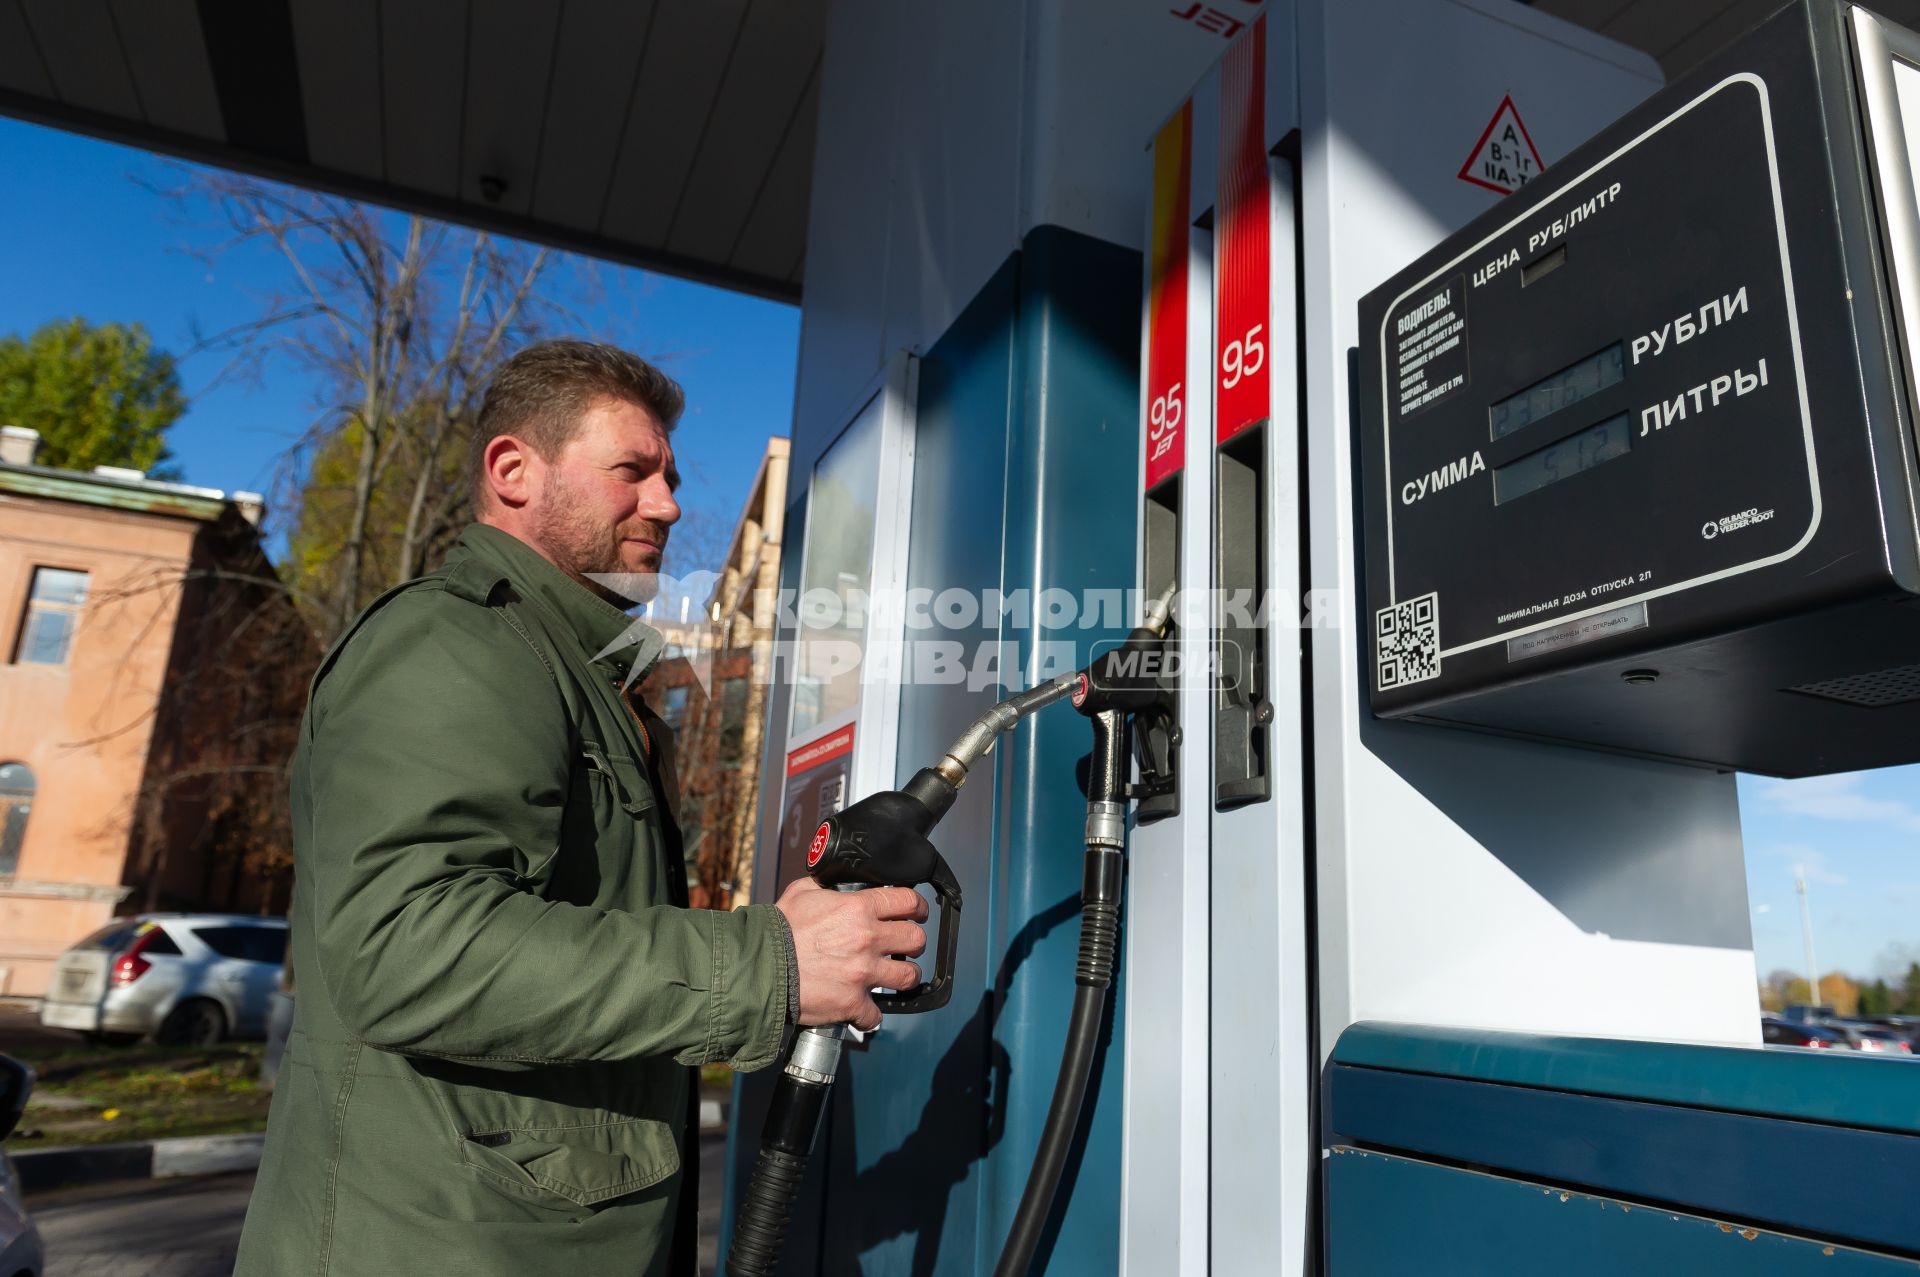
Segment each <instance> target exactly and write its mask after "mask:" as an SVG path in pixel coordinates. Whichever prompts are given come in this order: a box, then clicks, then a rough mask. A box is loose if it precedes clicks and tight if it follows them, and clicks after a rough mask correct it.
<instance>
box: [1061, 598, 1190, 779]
mask: <svg viewBox="0 0 1920 1277" xmlns="http://www.w3.org/2000/svg"><path fill="white" fill-rule="evenodd" d="M1173 594H1174V587H1173V586H1171V585H1169V586H1168V587H1167V589H1166V592H1165V593H1163V594H1162V595H1161V596H1160V597H1159V599H1158V600H1156V601H1155V603H1154V605H1153V606H1152V607H1151V608H1149V609H1148V611H1147V616H1146V619H1145V620H1143V621H1142V622H1141V623H1140V624H1139V625H1137V626H1135V627H1134V628H1133V630H1132V632H1131V633H1129V634H1128V635H1127V637H1126V638H1124V639H1122V640H1121V641H1120V644H1119V645H1118V646H1117V647H1112V648H1109V649H1107V650H1106V651H1104V652H1102V653H1100V655H1098V656H1096V657H1094V658H1093V660H1092V662H1091V663H1089V664H1088V665H1087V667H1086V668H1085V669H1083V670H1081V671H1080V673H1079V674H1078V675H1077V676H1076V677H1077V679H1078V684H1077V686H1076V687H1075V688H1074V692H1073V706H1074V708H1075V709H1077V710H1079V711H1080V712H1081V713H1082V714H1084V715H1086V716H1087V717H1088V718H1090V719H1092V720H1094V727H1095V732H1094V741H1095V748H1094V758H1095V765H1096V769H1097V768H1098V767H1099V765H1100V761H1101V760H1102V759H1103V758H1108V757H1109V756H1110V755H1111V754H1112V752H1113V751H1114V749H1115V748H1116V747H1117V748H1118V750H1119V751H1120V753H1121V756H1122V757H1124V755H1125V751H1126V748H1127V744H1126V740H1127V737H1128V736H1129V735H1130V736H1131V738H1132V744H1133V750H1134V755H1135V759H1136V761H1137V763H1138V764H1139V769H1140V780H1139V783H1138V784H1136V785H1133V786H1131V787H1130V788H1129V787H1128V786H1126V784H1125V782H1124V778H1122V779H1120V780H1117V781H1114V782H1113V783H1114V785H1115V786H1116V787H1117V788H1116V789H1115V792H1116V793H1117V794H1119V795H1121V796H1124V797H1132V798H1138V799H1143V800H1144V799H1151V798H1155V797H1159V796H1162V795H1170V794H1171V793H1172V792H1173V790H1174V788H1175V783H1176V782H1175V778H1174V774H1173V772H1174V746H1175V745H1176V744H1177V743H1178V740H1179V734H1178V732H1177V730H1176V726H1175V725H1176V717H1175V714H1174V691H1173V686H1172V683H1173V680H1172V677H1171V673H1172V667H1171V666H1170V665H1169V663H1168V659H1169V645H1168V640H1167V632H1168V630H1169V628H1170V627H1171V624H1172V614H1173ZM1110 714H1111V715H1114V716H1115V717H1114V718H1111V719H1108V718H1104V717H1103V716H1105V715H1110ZM1120 716H1125V717H1126V718H1128V719H1130V720H1131V721H1132V723H1133V726H1134V730H1133V731H1132V732H1131V733H1128V732H1127V731H1126V730H1125V724H1123V723H1121V724H1119V725H1118V726H1116V725H1115V724H1116V723H1118V720H1119V717H1120ZM1116 741H1117V742H1118V744H1117V746H1116V744H1115V742H1116ZM1111 767H1112V764H1111V763H1110V762H1109V764H1108V779H1109V780H1111V779H1112V776H1111ZM1095 780H1096V781H1097V780H1099V776H1098V775H1096V777H1095ZM1088 796H1089V798H1091V797H1093V791H1092V790H1091V789H1090V790H1089V792H1088Z"/></svg>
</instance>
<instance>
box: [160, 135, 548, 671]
mask: <svg viewBox="0 0 1920 1277" xmlns="http://www.w3.org/2000/svg"><path fill="white" fill-rule="evenodd" d="M188 193H189V194H191V195H193V196H197V197H198V198H200V199H203V200H204V201H205V202H206V203H207V205H208V206H210V207H211V208H212V209H213V210H215V212H216V214H217V216H218V218H219V221H220V223H221V224H222V225H223V226H224V228H225V230H226V231H227V233H228V236H229V238H228V240H227V242H226V243H225V244H224V245H223V246H222V248H221V249H220V250H219V251H229V250H231V249H234V248H238V247H241V246H243V245H252V244H265V245H267V246H269V247H270V248H271V249H272V250H273V251H274V252H275V253H276V254H277V255H278V257H279V258H280V260H281V261H282V262H283V264H284V265H285V268H286V284H285V286H284V287H283V288H282V289H280V290H278V291H276V292H275V293H274V294H273V295H271V296H270V297H268V298H267V299H266V305H265V308H264V312H263V314H262V315H261V316H260V317H259V318H258V319H256V320H254V321H252V322H250V323H248V324H245V325H243V326H241V327H240V328H238V329H235V330H232V331H230V332H227V333H223V334H218V335H216V336H215V337H214V338H212V339H211V340H210V342H209V345H212V346H216V347H225V348H227V349H229V350H230V351H231V352H232V353H233V354H234V355H235V356H236V362H237V363H240V364H244V365H248V366H254V367H257V366H258V365H259V363H260V356H261V355H263V354H266V353H268V352H279V353H283V354H286V355H288V356H290V357H291V358H292V359H293V360H294V361H295V362H296V363H297V364H298V365H299V366H301V367H303V368H306V369H308V370H309V371H311V372H314V373H316V374H318V380H319V382H320V384H321V385H322V386H323V387H325V390H326V394H327V396H328V398H327V401H326V402H325V404H324V406H323V408H322V411H321V413H320V415H319V416H318V418H317V419H316V420H315V421H314V423H313V424H312V426H311V427H310V428H309V429H308V431H307V432H306V434H305V435H304V436H303V437H302V439H301V440H300V442H299V445H298V446H297V447H296V449H295V450H294V452H293V454H292V456H291V458H290V460H291V462H292V464H291V465H290V466H289V467H288V476H289V478H288V481H287V482H286V483H285V484H284V485H283V487H284V488H285V492H284V493H283V496H284V497H285V498H286V499H288V500H289V501H290V503H291V504H292V505H293V507H294V510H293V519H294V522H293V527H292V531H291V538H290V548H291V550H292V559H293V566H294V568H295V575H294V578H293V580H292V582H291V584H293V585H294V586H295V587H297V588H298V589H299V590H300V591H301V592H302V593H303V594H305V595H306V596H307V601H308V602H309V603H310V605H311V607H310V614H311V615H312V616H313V619H314V622H315V625H316V628H317V629H318V630H319V632H320V635H321V637H322V638H323V639H324V640H331V639H332V638H333V637H334V636H336V635H337V634H339V633H340V632H341V631H342V630H343V629H345V627H346V625H347V624H348V623H349V622H350V621H351V620H352V619H353V617H354V616H355V615H356V614H357V613H358V612H359V611H360V609H361V608H362V607H363V606H365V604H366V603H367V602H368V601H369V599H371V597H372V596H373V595H375V594H377V593H379V592H380V591H381V590H383V589H385V588H387V587H388V586H390V585H394V584H398V583H400V582H402V581H406V580H409V579H410V578H412V577H414V576H416V575H418V574H419V573H420V571H421V570H422V569H423V567H425V566H426V565H427V563H428V562H429V561H430V559H431V558H432V557H433V556H434V554H435V553H436V552H437V551H440V550H444V549H445V548H446V545H447V544H448V543H449V542H450V541H451V539H452V537H453V536H454V535H455V534H457V532H458V531H459V528H460V527H461V526H462V525H463V524H464V522H465V518H464V513H465V506H466V502H467V482H466V475H465V465H464V462H465V454H466V444H467V441H468V439H469V437H470V432H471V430H472V428H473V420H474V417H475V416H476V415H477V413H478V411H479V407H480V401H481V398H482V396H483V395H484V394H485V390H486V386H487V383H488V382H489V381H490V380H491V378H492V376H493V374H494V372H495V370H496V369H497V368H498V367H499V365H500V364H501V362H502V361H504V360H505V359H506V358H507V357H508V356H509V355H511V354H512V353H513V351H514V350H516V349H517V348H518V347H520V346H521V345H523V344H525V343H526V342H528V341H531V340H534V339H535V338H536V337H538V336H539V335H540V333H541V332H542V330H543V329H544V328H545V327H546V326H548V325H549V324H551V323H552V322H553V321H554V320H555V319H556V318H557V317H558V316H559V315H560V314H561V313H562V312H561V310H560V308H559V307H558V306H557V305H556V304H555V303H553V302H552V301H551V300H550V299H549V298H548V297H547V296H546V294H545V293H544V292H543V291H542V287H541V285H542V282H543V277H544V276H545V275H546V274H547V273H548V271H549V268H550V267H551V266H552V264H553V261H554V257H553V254H551V253H550V252H548V251H547V250H546V249H542V248H535V247H531V246H528V245H524V244H520V243H517V242H514V241H511V240H502V239H499V238H497V237H495V236H492V235H489V234H487V233H486V232H483V231H473V230H468V229H465V228H461V227H455V226H449V225H447V224H445V223H440V222H434V221H429V220H427V219H425V218H421V217H416V216H408V215H404V214H399V213H391V212H387V211H385V210H381V209H377V208H373V207H370V206H368V205H364V204H360V203H358V202H356V201H353V200H348V199H343V198H340V197H337V196H332V195H326V194H322V193H318V192H313V191H302V190H296V189H292V188H288V187H283V186H279V185H276V184H274V183H271V182H265V181H261V180H259V179H255V178H249V177H243V176H239V175H235V174H227V173H212V172H208V173H202V174H199V175H196V177H195V178H194V180H193V183H192V185H191V186H190V187H189V192H188Z"/></svg>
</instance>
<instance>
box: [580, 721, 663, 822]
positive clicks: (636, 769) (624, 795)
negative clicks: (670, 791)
mask: <svg viewBox="0 0 1920 1277" xmlns="http://www.w3.org/2000/svg"><path fill="white" fill-rule="evenodd" d="M580 749H581V753H582V754H583V755H584V757H585V759H586V764H587V771H588V772H589V774H590V776H591V778H592V780H593V782H594V783H595V784H599V785H604V786H606V787H607V789H608V791H609V794H610V796H611V797H612V799H613V801H614V802H615V803H616V804H617V805H619V806H620V807H621V808H622V809H623V810H625V811H626V813H627V814H628V815H629V816H638V815H639V814H640V813H641V812H643V811H646V810H648V809H649V808H651V807H652V806H653V786H651V785H649V784H648V783H647V781H646V777H645V776H644V775H642V774H641V771H640V764H638V763H636V762H635V761H634V760H633V759H631V758H629V757H627V756H626V755H625V754H615V753H609V752H608V751H607V750H606V749H605V748H603V747H602V746H601V745H600V744H599V743H598V742H596V741H591V740H588V741H582V742H581V743H580Z"/></svg>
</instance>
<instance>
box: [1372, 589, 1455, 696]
mask: <svg viewBox="0 0 1920 1277" xmlns="http://www.w3.org/2000/svg"><path fill="white" fill-rule="evenodd" d="M1373 640H1374V650H1375V652H1376V656H1375V659H1374V680H1375V682H1376V683H1377V685H1378V687H1379V690H1381V691H1383V692H1384V691H1386V690H1388V689H1389V688H1394V687H1401V686H1403V685H1405V684H1407V683H1419V682H1422V681H1424V680H1426V679H1430V678H1438V677H1439V676H1440V596H1439V595H1438V594H1422V595H1421V596H1420V597H1419V598H1417V599H1408V600H1407V601H1406V602H1404V603H1395V604H1393V605H1392V606H1391V607H1383V608H1381V609H1380V610H1379V611H1378V612H1377V613H1375V614H1374V618H1373Z"/></svg>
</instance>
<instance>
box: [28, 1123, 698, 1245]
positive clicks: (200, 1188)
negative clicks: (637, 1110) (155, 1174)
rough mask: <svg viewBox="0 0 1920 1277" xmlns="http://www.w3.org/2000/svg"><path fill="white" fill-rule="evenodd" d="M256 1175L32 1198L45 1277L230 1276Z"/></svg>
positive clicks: (129, 1184) (126, 1184)
mask: <svg viewBox="0 0 1920 1277" xmlns="http://www.w3.org/2000/svg"><path fill="white" fill-rule="evenodd" d="M726 1149H727V1137H726V1136H725V1135H707V1136H702V1137H701V1140H700V1189H701V1193H700V1271H701V1272H702V1273H712V1272H713V1271H714V1269H715V1266H716V1264H717V1257H716V1256H717V1250H718V1246H719V1235H720V1175H721V1170H722V1163H723V1160H724V1158H725V1156H726ZM252 1192H253V1174H252V1172H250V1171H249V1172H243V1173H240V1174H235V1175H205V1176H199V1177H195V1178H191V1179H157V1180H133V1181H121V1182H119V1183H114V1184H95V1185H92V1186H90V1187H87V1188H76V1189H66V1190H63V1191H60V1192H55V1193H46V1194H41V1195H38V1196H35V1197H31V1198H28V1199H27V1208H28V1209H29V1210H30V1211H31V1212H32V1213H33V1218H34V1222H35V1223H37V1224H39V1226H40V1236H41V1238H42V1240H43V1241H44V1242H45V1244H46V1251H47V1274H46V1277H229V1274H231V1273H232V1272H233V1257H234V1252H235V1251H236V1250H237V1249H238V1247H239V1245H240V1225H241V1222H242V1221H243V1220H245V1218H246V1214H247V1197H248V1195H249V1194H250V1193H252Z"/></svg>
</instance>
